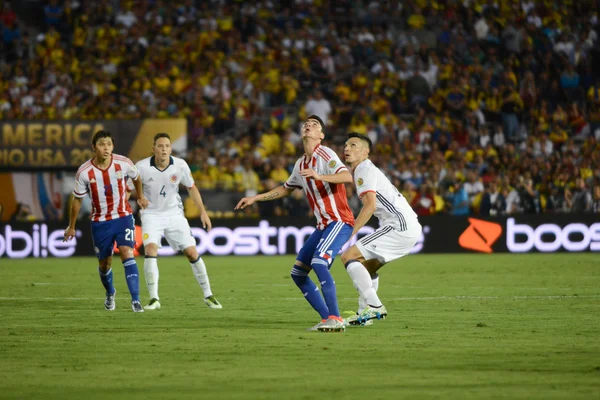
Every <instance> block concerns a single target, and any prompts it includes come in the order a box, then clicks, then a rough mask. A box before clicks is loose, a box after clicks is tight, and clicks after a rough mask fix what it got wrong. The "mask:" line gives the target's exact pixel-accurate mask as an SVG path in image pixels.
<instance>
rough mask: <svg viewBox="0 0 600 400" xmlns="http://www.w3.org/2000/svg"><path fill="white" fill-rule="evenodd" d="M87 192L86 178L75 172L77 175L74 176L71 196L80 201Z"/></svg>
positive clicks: (79, 172)
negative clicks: (73, 187)
mask: <svg viewBox="0 0 600 400" xmlns="http://www.w3.org/2000/svg"><path fill="white" fill-rule="evenodd" d="M88 191H89V189H88V179H87V176H86V175H85V174H83V173H81V171H77V175H75V189H73V195H74V196H75V197H77V198H79V199H81V198H83V197H85V196H86V195H87V194H88Z"/></svg>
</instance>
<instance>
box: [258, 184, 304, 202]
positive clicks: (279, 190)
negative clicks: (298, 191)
mask: <svg viewBox="0 0 600 400" xmlns="http://www.w3.org/2000/svg"><path fill="white" fill-rule="evenodd" d="M293 190H294V189H286V188H285V187H284V186H277V187H276V188H275V189H273V190H270V191H268V192H266V193H261V194H259V195H257V196H256V197H255V200H256V201H271V200H276V199H281V198H284V197H286V196H289V195H290V193H292V191H293Z"/></svg>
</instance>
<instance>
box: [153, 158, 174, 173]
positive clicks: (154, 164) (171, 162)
mask: <svg viewBox="0 0 600 400" xmlns="http://www.w3.org/2000/svg"><path fill="white" fill-rule="evenodd" d="M173 163H174V161H173V157H171V156H169V165H167V166H166V167H165V169H162V170H161V169H159V168H158V167H157V166H156V162H155V161H154V156H152V157H150V166H151V167H154V168H156V169H158V170H159V171H160V172H163V171H165V170H166V169H167V168H169V167H170V166H171V165H173Z"/></svg>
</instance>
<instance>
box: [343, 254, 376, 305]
mask: <svg viewBox="0 0 600 400" xmlns="http://www.w3.org/2000/svg"><path fill="white" fill-rule="evenodd" d="M346 271H348V275H350V278H351V279H352V282H354V286H355V287H356V288H357V289H358V292H359V293H360V296H361V297H362V298H364V300H365V301H366V303H367V305H369V306H371V307H381V306H382V304H381V300H379V297H378V296H377V292H376V291H375V289H374V288H373V282H372V281H371V275H370V274H369V271H367V269H366V268H365V267H364V266H363V265H362V264H361V263H360V262H358V261H356V260H350V261H348V262H347V263H346ZM359 307H360V305H359Z"/></svg>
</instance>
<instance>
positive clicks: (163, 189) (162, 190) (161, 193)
mask: <svg viewBox="0 0 600 400" xmlns="http://www.w3.org/2000/svg"><path fill="white" fill-rule="evenodd" d="M159 194H160V195H161V196H162V197H165V196H166V195H167V193H166V192H165V186H164V185H163V187H162V188H161V189H160V193H159Z"/></svg>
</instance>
